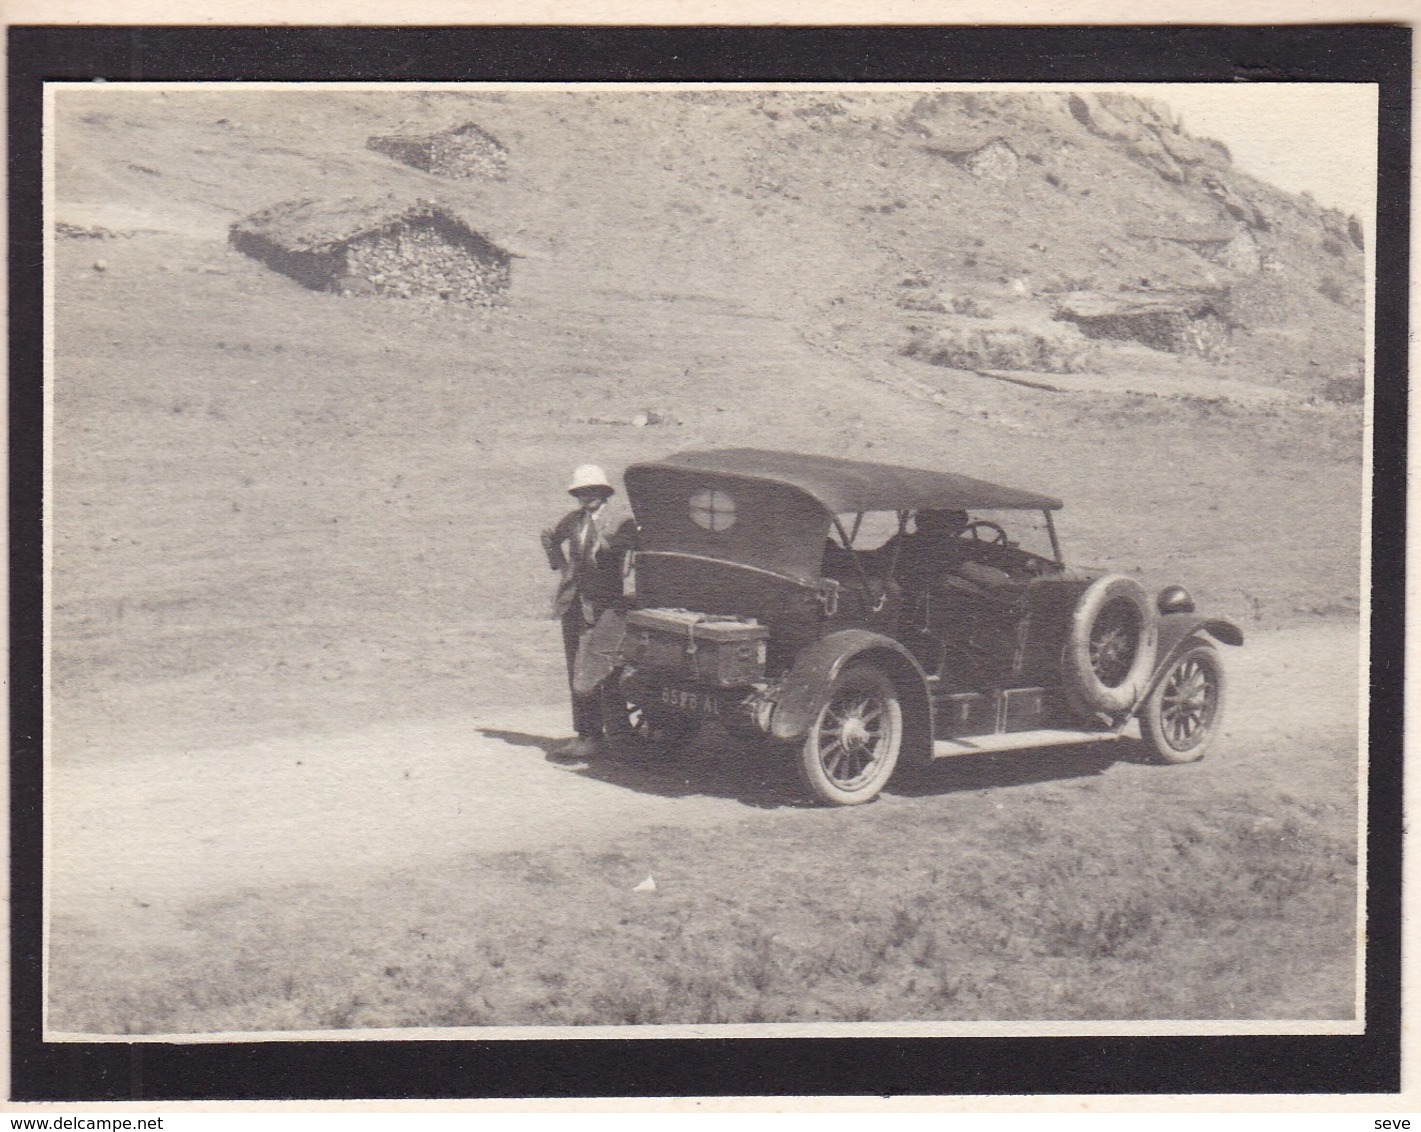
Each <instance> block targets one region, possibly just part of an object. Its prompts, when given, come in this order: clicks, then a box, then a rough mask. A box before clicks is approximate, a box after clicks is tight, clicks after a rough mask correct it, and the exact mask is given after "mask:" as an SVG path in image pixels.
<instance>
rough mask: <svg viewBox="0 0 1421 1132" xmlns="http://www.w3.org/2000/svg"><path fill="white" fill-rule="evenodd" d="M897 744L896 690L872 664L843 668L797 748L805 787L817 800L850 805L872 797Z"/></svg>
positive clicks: (895, 757) (890, 765) (882, 782)
mask: <svg viewBox="0 0 1421 1132" xmlns="http://www.w3.org/2000/svg"><path fill="white" fill-rule="evenodd" d="M902 743H903V709H902V706H901V705H900V704H899V702H898V692H897V690H896V689H895V688H894V686H893V681H892V680H890V679H889V678H888V677H887V676H886V675H884V673H883V672H882V671H881V670H880V669H878V668H876V667H875V666H874V665H872V664H856V665H852V666H851V667H849V668H847V669H845V670H844V672H843V673H842V674H841V675H840V676H839V678H838V680H836V681H835V682H834V687H833V689H832V690H831V691H830V693H829V700H828V702H827V703H826V704H825V705H824V706H823V708H821V709H820V711H819V714H818V716H817V717H816V718H815V720H814V723H813V724H812V725H811V727H810V728H809V734H808V735H806V736H805V737H804V743H803V745H802V746H801V748H800V759H799V763H800V772H801V774H802V775H803V777H804V782H805V785H807V786H808V787H809V789H810V790H811V791H813V793H814V796H815V797H816V798H817V799H818V800H819V801H821V802H826V803H828V804H829V805H831V806H853V805H857V804H859V803H862V802H869V801H872V800H873V799H874V798H876V797H877V796H878V793H879V791H881V790H882V789H883V787H884V785H885V784H886V783H887V782H888V779H889V778H890V777H892V775H893V769H894V767H896V766H897V765H898V751H899V748H900V747H901V746H902Z"/></svg>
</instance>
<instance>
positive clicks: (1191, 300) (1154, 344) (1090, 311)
mask: <svg viewBox="0 0 1421 1132" xmlns="http://www.w3.org/2000/svg"><path fill="white" fill-rule="evenodd" d="M1226 306H1227V303H1226V301H1225V300H1224V299H1223V298H1221V297H1220V296H1218V295H1214V294H1212V293H1210V292H1206V291H1145V292H1122V293H1120V294H1107V293H1102V292H1096V291H1074V292H1072V293H1071V294H1069V295H1067V296H1065V297H1064V298H1063V299H1062V300H1061V301H1060V303H1059V304H1058V306H1057V308H1056V317H1057V318H1058V319H1060V320H1061V321H1063V322H1073V323H1075V324H1076V325H1077V326H1079V327H1080V328H1081V333H1083V334H1084V335H1085V336H1086V337H1087V338H1108V339H1114V340H1116V341H1130V342H1140V343H1142V344H1144V345H1146V346H1149V347H1151V348H1153V349H1155V350H1164V351H1167V352H1169V353H1172V354H1203V355H1205V356H1212V355H1215V354H1217V353H1218V352H1219V351H1221V350H1222V349H1223V348H1224V347H1225V346H1226V345H1227V344H1228V338H1229V325H1228V321H1227V317H1226V311H1225V308H1226Z"/></svg>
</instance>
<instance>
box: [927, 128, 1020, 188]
mask: <svg viewBox="0 0 1421 1132" xmlns="http://www.w3.org/2000/svg"><path fill="white" fill-rule="evenodd" d="M926 148H927V150H928V152H929V153H932V154H936V155H937V156H938V157H945V158H947V160H948V161H951V162H952V163H953V164H954V165H959V166H961V167H962V168H963V169H966V170H967V171H968V172H969V173H971V174H972V175H973V176H974V177H985V178H987V179H988V180H990V181H1004V182H1005V181H1010V180H1012V178H1014V177H1015V176H1016V175H1017V170H1018V168H1019V166H1020V164H1021V159H1020V158H1019V157H1018V156H1017V152H1016V150H1015V149H1014V148H1013V147H1012V144H1011V142H1009V141H1007V139H1006V138H1003V137H993V138H988V139H987V140H986V141H984V142H978V143H975V144H970V145H969V144H962V143H959V144H957V145H952V144H939V145H931V146H927V147H926Z"/></svg>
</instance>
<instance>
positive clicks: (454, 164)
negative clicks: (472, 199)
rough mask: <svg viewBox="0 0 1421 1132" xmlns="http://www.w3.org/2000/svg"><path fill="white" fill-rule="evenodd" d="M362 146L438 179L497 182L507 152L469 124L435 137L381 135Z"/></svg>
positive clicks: (505, 171)
mask: <svg viewBox="0 0 1421 1132" xmlns="http://www.w3.org/2000/svg"><path fill="white" fill-rule="evenodd" d="M365 144H366V146H368V147H369V148H370V149H373V150H375V151H376V152H377V153H383V154H385V156H387V157H393V158H394V159H395V160H396V161H399V162H402V163H403V164H405V165H412V166H414V167H415V168H416V169H423V170H424V171H425V172H426V173H434V174H436V175H438V176H440V177H459V178H463V179H466V180H467V179H473V178H479V179H482V180H491V181H501V180H503V178H504V177H506V176H507V174H508V150H507V149H506V148H505V147H504V145H503V143H502V142H500V141H499V140H498V139H497V138H496V137H494V136H493V135H492V134H490V133H488V132H487V131H485V130H483V129H482V128H480V127H479V126H478V125H476V124H475V123H473V122H465V123H464V124H463V125H462V126H454V127H452V128H451V129H448V130H445V131H443V132H442V133H438V134H419V135H404V134H382V135H377V136H375V137H372V138H369V139H368V140H367V141H366V143H365Z"/></svg>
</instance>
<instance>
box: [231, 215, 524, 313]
mask: <svg viewBox="0 0 1421 1132" xmlns="http://www.w3.org/2000/svg"><path fill="white" fill-rule="evenodd" d="M229 238H230V241H231V243H232V246H233V247H235V248H236V249H237V250H238V251H240V252H243V253H244V254H246V255H249V256H251V257H253V258H254V259H258V260H261V261H262V262H263V263H265V264H266V265H267V266H268V267H270V268H272V269H273V270H275V271H280V272H281V273H282V274H284V275H289V276H290V277H291V278H292V279H295V280H296V281H297V282H298V283H301V284H302V285H303V286H306V287H310V288H311V289H312V290H316V291H334V292H336V293H337V294H342V295H359V294H365V295H381V296H385V297H388V298H402V299H412V298H431V299H441V300H444V301H447V302H457V303H464V304H467V305H470V306H481V307H495V306H504V305H506V304H507V302H508V288H509V282H510V260H511V256H510V254H509V253H508V252H506V251H504V250H503V249H502V248H500V247H498V246H497V245H496V244H494V243H492V242H491V241H490V240H488V239H487V238H486V237H485V236H483V235H481V234H480V233H478V232H476V231H475V230H474V229H473V228H472V227H470V226H469V225H468V224H467V223H466V222H465V221H464V220H463V219H462V218H461V217H460V216H459V215H457V214H456V213H455V212H454V211H452V210H451V209H449V208H448V207H446V206H443V205H440V204H436V203H434V202H432V201H427V200H416V201H414V202H412V203H411V202H400V201H398V200H395V199H394V198H385V199H384V200H380V201H376V202H373V203H372V202H365V203H362V202H359V201H356V200H354V199H347V200H345V201H339V202H318V201H311V200H298V201H288V202H286V203H283V204H278V205H274V206H272V207H271V208H268V209H264V210H263V211H261V212H258V213H255V214H253V215H252V216H249V217H247V219H245V220H242V221H239V222H237V223H236V224H234V225H232V228H231V232H230V235H229Z"/></svg>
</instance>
